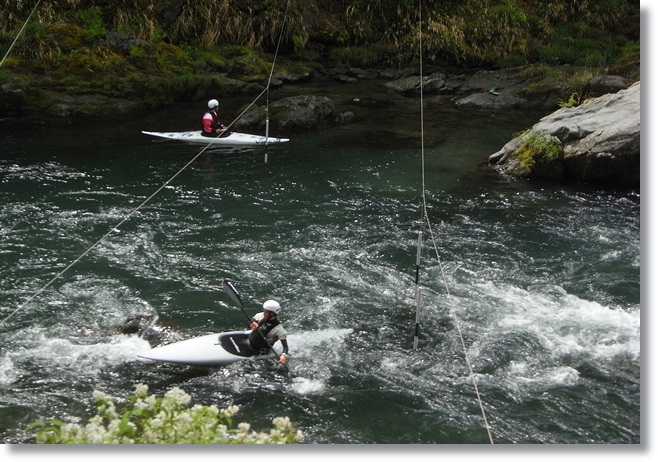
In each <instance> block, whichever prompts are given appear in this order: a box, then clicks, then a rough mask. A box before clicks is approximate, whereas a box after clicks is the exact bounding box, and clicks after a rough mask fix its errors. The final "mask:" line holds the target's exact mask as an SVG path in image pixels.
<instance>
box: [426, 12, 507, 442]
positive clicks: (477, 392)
mask: <svg viewBox="0 0 658 462" xmlns="http://www.w3.org/2000/svg"><path fill="white" fill-rule="evenodd" d="M418 16H419V32H418V36H419V39H418V42H419V56H420V58H419V61H420V65H419V67H420V134H421V149H420V152H421V184H422V193H421V198H422V205H421V223H420V227H419V229H418V249H417V252H416V304H417V305H416V327H415V335H414V350H416V349H417V346H418V332H419V329H420V327H419V326H420V299H421V295H420V294H421V290H420V276H419V272H420V256H421V247H422V235H423V232H424V227H425V225H427V229H428V231H429V234H430V238H431V241H432V245H433V248H434V252H435V253H436V259H437V261H438V264H439V268H440V270H441V278H442V279H443V285H444V286H445V290H446V294H447V297H448V304H449V306H450V312H451V314H452V316H453V318H454V321H455V326H457V335H458V336H459V340H460V342H461V346H462V350H463V352H464V358H465V361H466V365H467V367H468V373H469V376H470V378H471V381H472V382H473V388H474V390H475V395H476V397H477V401H478V405H479V406H480V412H481V413H482V419H483V420H484V426H485V428H486V430H487V435H488V437H489V442H490V444H494V441H493V436H492V435H491V427H490V425H489V421H488V419H487V413H486V412H485V409H484V404H483V402H482V397H481V396H480V390H479V388H478V385H477V380H476V378H475V373H474V372H473V366H472V365H471V361H470V359H469V357H468V348H467V347H466V342H465V341H464V336H463V334H462V331H461V327H460V320H459V316H458V315H457V310H456V309H455V305H454V303H453V300H452V296H451V294H450V288H449V286H448V280H447V278H446V274H445V271H444V269H443V263H442V262H441V256H440V254H439V247H438V245H437V239H436V238H435V236H434V232H433V231H432V223H431V222H430V219H429V215H428V213H427V199H426V192H425V128H424V127H425V122H424V121H425V117H424V110H423V38H422V37H423V27H422V24H423V20H422V0H419V1H418Z"/></svg>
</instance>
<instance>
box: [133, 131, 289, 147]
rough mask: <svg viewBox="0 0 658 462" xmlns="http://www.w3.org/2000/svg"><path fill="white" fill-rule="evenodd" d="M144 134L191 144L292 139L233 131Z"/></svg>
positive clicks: (282, 141)
mask: <svg viewBox="0 0 658 462" xmlns="http://www.w3.org/2000/svg"><path fill="white" fill-rule="evenodd" d="M142 133H143V134H145V135H149V136H155V137H156V138H165V139H169V140H175V141H182V142H184V143H191V144H204V145H207V144H210V143H212V145H213V146H260V145H266V144H277V143H285V142H287V141H290V140H289V139H288V138H272V137H265V136H260V135H251V134H248V133H237V132H231V134H230V135H228V136H225V137H221V138H212V137H209V136H203V135H202V134H201V130H195V131H190V132H147V131H142Z"/></svg>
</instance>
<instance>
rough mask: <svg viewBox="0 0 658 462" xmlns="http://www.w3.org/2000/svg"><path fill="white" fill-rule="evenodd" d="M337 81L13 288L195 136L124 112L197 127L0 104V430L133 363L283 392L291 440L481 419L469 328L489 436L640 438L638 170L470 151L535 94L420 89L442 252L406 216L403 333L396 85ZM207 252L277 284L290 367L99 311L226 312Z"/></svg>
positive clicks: (212, 386) (145, 191)
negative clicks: (600, 182) (56, 123)
mask: <svg viewBox="0 0 658 462" xmlns="http://www.w3.org/2000/svg"><path fill="white" fill-rule="evenodd" d="M309 91H312V92H314V93H315V94H322V89H321V88H314V89H313V88H311V89H310V90H309ZM333 91H334V93H333V95H334V97H335V89H334V90H333ZM341 92H342V94H341V96H339V97H336V99H337V102H338V105H339V108H340V110H342V111H345V110H351V111H353V112H354V113H355V115H356V121H355V122H354V123H353V124H349V125H343V126H340V127H338V128H324V129H322V128H319V129H317V130H314V131H312V132H310V133H299V134H286V136H290V137H291V141H290V143H288V144H286V145H281V146H269V147H259V148H257V149H246V150H234V149H233V150H226V149H224V150H222V149H217V150H212V151H206V152H204V153H203V154H202V155H201V156H200V157H199V158H198V159H197V160H196V161H195V162H194V163H193V164H192V165H190V166H189V167H188V168H187V169H185V170H184V171H183V172H182V173H181V174H180V175H179V176H177V177H176V178H175V179H174V180H173V181H172V182H171V183H170V184H169V185H168V186H166V187H165V188H164V189H163V190H162V191H161V192H160V193H158V194H157V195H155V196H154V197H153V198H152V199H151V200H150V201H149V202H148V203H147V204H146V205H145V206H144V207H143V208H141V209H140V210H139V211H138V212H136V213H135V214H134V215H133V216H131V217H130V218H129V219H128V220H127V221H126V222H125V223H123V224H122V225H121V226H120V227H118V228H117V229H116V230H115V231H114V232H112V233H110V235H109V236H108V237H107V238H106V239H104V240H103V241H102V242H101V243H100V244H99V245H97V246H96V247H94V248H93V250H91V251H90V252H89V253H88V254H87V255H85V256H84V257H82V258H81V259H80V260H79V261H78V262H77V263H76V264H75V265H74V266H73V267H72V268H71V269H70V270H68V271H67V272H65V273H64V274H63V275H62V276H61V277H59V278H58V279H57V280H56V281H55V282H54V283H53V284H52V285H51V286H50V287H48V288H47V289H46V290H44V291H43V292H42V293H41V294H39V295H38V296H36V297H35V298H34V299H33V300H32V301H30V302H29V303H26V301H27V300H28V299H29V298H30V297H31V296H32V295H33V294H35V293H36V292H37V291H39V290H40V289H41V288H42V287H43V286H44V285H45V284H47V283H48V282H49V281H50V280H51V279H52V278H53V277H55V276H56V275H57V274H58V273H59V272H60V271H62V270H63V269H64V268H65V267H66V266H67V265H69V264H70V263H71V262H73V261H74V260H76V259H77V258H79V257H80V256H81V255H82V254H83V252H85V251H86V250H87V249H89V248H90V247H91V246H92V245H93V244H94V243H95V242H97V241H98V240H99V239H100V238H101V237H102V236H103V235H105V234H106V233H108V232H109V231H110V230H111V229H113V228H114V227H116V225H117V224H118V223H119V222H121V220H123V219H124V218H125V217H126V216H127V215H128V214H130V213H131V212H133V211H134V209H135V208H136V207H137V206H138V205H139V204H141V203H142V202H143V201H144V200H145V199H146V198H148V197H149V196H150V195H151V194H153V193H154V192H155V191H156V190H157V189H158V188H160V187H161V186H162V185H163V184H164V183H165V182H166V181H167V180H168V179H170V178H171V177H172V175H174V174H175V173H176V172H178V171H179V170H180V169H181V168H182V167H183V166H184V165H185V164H186V163H187V162H188V161H189V160H190V159H192V158H193V157H194V156H195V155H196V154H197V153H198V152H199V148H198V147H194V146H186V145H182V144H176V143H173V142H167V141H164V142H161V141H156V140H153V139H148V138H147V137H145V136H143V135H141V133H140V131H141V130H162V131H170V130H171V131H179V130H187V129H192V128H196V124H197V120H198V119H199V118H200V115H201V113H202V112H203V108H202V107H201V108H200V107H199V106H200V105H195V106H192V105H181V106H179V107H174V108H170V109H166V110H161V111H157V112H154V113H151V114H148V115H146V116H144V117H143V118H142V119H141V120H114V121H112V122H111V123H94V124H92V125H91V126H89V127H87V128H85V129H80V128H78V127H72V126H71V127H51V126H45V127H41V128H37V129H30V130H27V129H25V128H22V127H15V126H11V127H10V126H9V125H3V126H2V138H1V139H0V242H1V243H2V244H1V246H0V254H1V258H0V315H1V316H2V318H3V319H4V318H5V317H7V316H8V315H9V314H10V313H12V312H13V311H14V310H15V309H16V308H17V307H21V306H22V307H21V309H20V310H19V311H18V312H17V313H16V314H15V315H13V316H12V317H11V318H10V319H9V320H8V321H7V322H6V323H5V324H4V325H3V326H2V328H1V329H0V409H1V412H0V435H2V440H3V442H5V443H17V442H24V443H30V442H33V441H34V440H33V438H32V436H31V435H30V434H29V433H26V432H25V431H24V428H25V427H26V426H27V425H28V424H29V423H30V422H33V421H35V420H40V419H55V418H58V419H62V420H67V421H84V420H85V419H86V418H88V416H89V413H90V411H91V409H92V405H93V403H92V399H91V392H92V391H93V390H94V389H98V390H103V391H105V392H106V393H108V394H110V395H113V396H117V397H123V396H126V395H127V394H130V393H131V392H132V391H133V390H134V387H135V385H136V384H138V383H146V384H148V385H149V387H150V389H151V391H152V392H154V393H157V394H162V393H164V392H165V391H167V390H168V389H170V388H171V387H173V386H178V387H181V388H182V389H184V390H185V391H186V392H188V393H189V394H191V395H192V397H193V401H194V402H195V403H200V404H217V405H220V406H226V405H231V404H237V405H239V406H240V407H241V412H240V414H238V420H240V419H243V420H244V421H248V422H251V423H252V425H253V427H254V428H256V429H259V428H265V427H269V425H270V421H271V419H272V418H274V417H276V416H280V415H286V416H289V417H290V418H291V420H292V421H293V422H294V423H295V424H296V425H297V426H298V427H299V429H301V430H302V431H303V432H304V434H305V442H307V443H339V444H342V443H353V444H361V443H405V444H406V443H414V444H446V443H450V444H455V443H456V444H472V443H475V444H480V443H481V444H487V443H489V439H488V436H487V432H486V428H485V425H484V422H483V418H482V413H481V410H480V406H479V403H478V401H477V399H476V395H475V392H474V387H473V382H472V379H471V378H470V376H469V371H468V365H467V362H466V360H465V356H464V355H465V354H466V355H468V358H469V360H470V362H471V363H472V367H473V371H474V374H475V378H476V380H477V384H478V388H479V391H480V394H481V398H482V402H483V407H484V409H485V412H486V416H487V419H488V421H489V424H490V428H491V433H492V437H493V440H494V442H495V443H497V444H507V443H530V444H533V443H545V444H564V443H567V444H572V443H639V442H640V195H639V192H633V191H620V192H610V191H603V190H599V189H593V188H586V187H582V186H569V187H567V186H555V185H550V184H529V183H526V182H524V181H511V180H507V179H505V178H502V177H500V176H499V175H497V174H496V173H494V172H492V171H490V170H489V169H488V168H487V167H486V166H484V165H483V162H484V161H485V160H486V159H487V157H488V155H489V154H491V153H493V152H495V151H497V150H498V149H499V148H500V147H501V146H502V145H503V144H504V143H505V142H507V141H508V140H509V139H510V138H511V137H512V136H513V134H514V133H516V132H518V131H520V130H523V129H525V128H528V127H529V126H531V125H532V124H533V123H534V122H536V121H537V120H538V118H539V117H540V116H541V115H537V114H528V113H519V112H510V113H505V114H496V115H493V114H490V113H485V112H472V111H463V110H461V111H459V110H456V109H455V108H454V105H453V103H451V102H450V100H449V98H447V97H440V98H437V97H433V98H428V99H426V113H425V117H426V120H425V156H426V159H425V161H426V189H427V197H428V210H429V218H430V221H431V223H432V230H433V233H434V235H435V237H436V239H437V242H436V245H437V248H438V250H439V255H440V262H439V260H437V257H436V254H435V252H434V248H433V243H432V241H431V240H430V236H429V233H426V234H425V237H426V239H425V241H424V242H425V244H424V247H423V258H422V265H421V273H420V279H421V283H422V287H423V296H422V303H421V310H422V311H421V331H420V332H421V335H420V340H419V348H418V351H413V332H414V330H413V329H414V319H415V311H416V304H415V299H414V275H415V258H416V239H417V233H416V229H417V225H418V219H419V217H420V208H419V207H420V197H421V186H420V185H421V183H420V181H421V176H420V174H421V163H420V152H421V150H420V147H421V144H420V120H419V115H418V110H417V107H416V106H417V102H414V101H411V100H404V99H402V98H397V97H393V96H391V95H387V94H385V93H378V92H376V91H370V90H366V89H365V88H364V87H361V86H352V87H347V86H346V87H344V89H342V90H341ZM277 97H278V96H277ZM355 98H358V101H357V100H355ZM245 102H249V100H235V101H227V102H224V104H223V107H222V109H223V111H224V112H225V114H227V115H234V114H237V113H238V110H239V108H240V107H241V105H242V104H244V103H245ZM225 120H226V121H229V122H230V119H229V118H228V117H225ZM271 135H274V136H279V135H281V134H280V133H276V130H275V129H273V130H272V132H271ZM442 271H443V273H444V274H445V282H444V279H443V276H442ZM224 278H229V279H232V280H233V281H234V282H235V284H236V286H237V287H238V289H239V290H240V291H241V292H242V295H243V298H244V301H245V305H246V308H247V310H248V312H256V311H257V310H258V307H259V304H260V303H262V302H263V301H264V300H266V299H268V298H275V299H277V300H279V301H280V302H281V304H282V305H283V312H282V319H283V321H284V323H285V325H286V327H287V329H288V331H289V332H290V333H292V334H295V339H296V340H295V342H293V343H292V344H291V350H292V356H291V360H290V368H291V372H290V373H285V371H282V370H281V369H280V368H279V367H277V366H275V365H273V364H269V363H264V362H258V364H234V365H230V366H226V367H218V368H192V367H185V366H174V365H164V364H152V363H145V362H141V361H138V360H137V358H136V355H137V354H138V353H139V352H140V351H145V350H147V349H148V348H150V345H149V343H148V342H147V341H146V340H145V339H143V338H140V337H138V336H136V335H124V334H121V333H119V332H118V331H117V326H119V325H121V324H122V323H123V321H124V320H125V319H127V318H128V317H130V316H133V315H150V316H155V317H157V319H158V322H159V323H160V324H161V325H166V326H170V328H171V333H170V335H171V337H170V340H171V339H172V338H175V339H182V338H189V337H194V336H199V335H204V334H207V333H211V332H220V331H225V330H234V329H236V328H242V327H243V326H244V315H243V314H242V312H241V311H240V310H239V309H237V308H235V307H233V306H232V304H231V302H230V299H229V298H228V297H227V296H226V294H225V293H223V292H222V290H221V281H222V280H223V279H224ZM448 291H449V294H450V295H449V296H448V293H447V292H448ZM457 325H459V328H460V329H461V332H462V334H463V337H464V341H465V344H466V352H464V350H463V348H462V345H461V340H460V337H459V335H458V332H457Z"/></svg>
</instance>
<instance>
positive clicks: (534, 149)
mask: <svg viewBox="0 0 658 462" xmlns="http://www.w3.org/2000/svg"><path fill="white" fill-rule="evenodd" d="M561 154H562V148H561V146H560V141H559V140H558V139H557V138H556V137H554V136H549V135H546V134H538V133H529V134H526V135H525V136H524V138H523V140H522V142H521V144H520V145H519V147H518V148H517V149H516V151H515V152H514V154H513V156H514V157H515V158H516V159H517V161H518V165H519V169H518V170H519V174H521V175H529V174H530V173H531V172H532V170H533V168H534V167H535V164H537V163H538V162H540V163H543V164H546V163H549V162H551V161H554V160H557V159H559V158H560V155H561Z"/></svg>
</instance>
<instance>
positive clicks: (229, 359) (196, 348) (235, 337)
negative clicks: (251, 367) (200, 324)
mask: <svg viewBox="0 0 658 462" xmlns="http://www.w3.org/2000/svg"><path fill="white" fill-rule="evenodd" d="M249 332H250V331H231V332H224V333H216V334H209V335H203V336H200V337H194V338H191V339H187V340H183V341H180V342H175V343H170V344H168V345H164V346H160V347H156V348H152V349H151V350H148V351H146V352H143V353H140V354H139V355H138V356H139V357H140V358H143V359H150V360H153V361H161V362H167V363H176V364H187V365H190V366H221V365H225V364H231V363H234V362H237V361H244V360H251V359H268V358H273V357H274V355H273V354H272V353H269V354H256V352H255V351H254V350H253V349H252V348H251V345H250V344H249V339H248V337H249ZM273 349H274V350H275V351H276V353H277V355H279V354H281V347H280V345H278V344H275V345H274V347H273Z"/></svg>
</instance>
